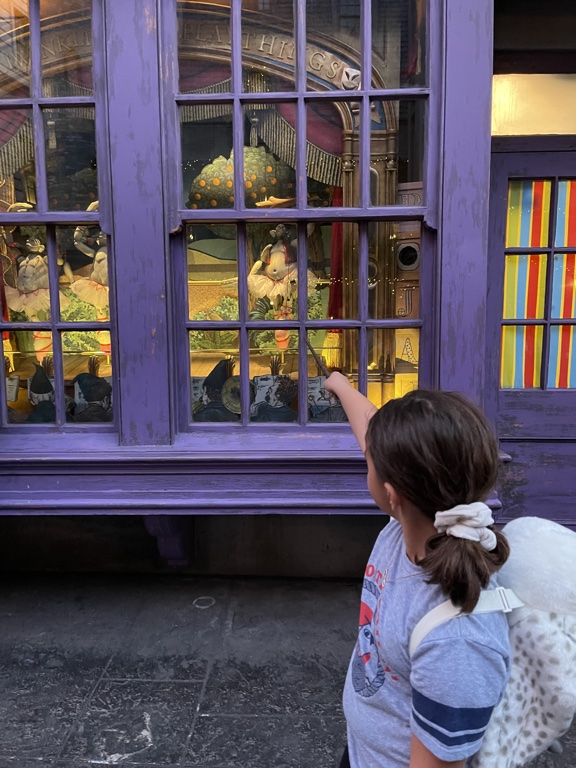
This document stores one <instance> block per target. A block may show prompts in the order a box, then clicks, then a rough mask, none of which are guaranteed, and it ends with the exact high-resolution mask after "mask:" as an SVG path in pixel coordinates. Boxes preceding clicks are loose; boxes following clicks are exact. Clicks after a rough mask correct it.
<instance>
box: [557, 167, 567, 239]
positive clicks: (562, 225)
mask: <svg viewBox="0 0 576 768" xmlns="http://www.w3.org/2000/svg"><path fill="white" fill-rule="evenodd" d="M567 202H568V182H567V181H559V182H558V203H557V208H556V243H555V245H556V248H559V247H561V246H563V245H566V242H565V241H566V204H567Z"/></svg>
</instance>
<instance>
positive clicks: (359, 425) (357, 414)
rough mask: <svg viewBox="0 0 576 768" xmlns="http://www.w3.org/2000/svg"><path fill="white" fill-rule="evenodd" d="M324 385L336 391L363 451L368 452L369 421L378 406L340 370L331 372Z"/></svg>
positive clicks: (331, 390) (333, 391)
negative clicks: (367, 433)
mask: <svg viewBox="0 0 576 768" xmlns="http://www.w3.org/2000/svg"><path fill="white" fill-rule="evenodd" d="M324 386H325V388H326V389H327V390H329V391H330V392H332V393H334V394H335V395H336V397H337V398H338V399H339V400H340V402H341V403H342V407H343V408H344V410H345V411H346V416H348V421H349V422H350V426H351V427H352V432H353V433H354V437H355V438H356V440H358V445H359V446H360V448H361V449H362V453H366V430H367V428H368V422H369V421H370V419H371V418H372V416H373V415H374V414H375V413H376V411H377V408H376V406H375V405H373V404H372V403H371V402H370V400H368V398H366V397H364V395H361V394H360V392H358V390H357V389H354V387H353V386H352V384H350V382H349V381H348V379H347V378H346V376H343V375H342V374H341V373H339V372H338V371H335V372H334V373H331V374H330V376H329V377H328V378H327V379H326V381H325V382H324Z"/></svg>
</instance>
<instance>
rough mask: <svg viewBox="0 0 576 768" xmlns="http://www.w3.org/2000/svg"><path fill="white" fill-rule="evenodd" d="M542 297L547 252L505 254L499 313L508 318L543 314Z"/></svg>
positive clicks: (543, 297) (544, 285) (544, 293)
mask: <svg viewBox="0 0 576 768" xmlns="http://www.w3.org/2000/svg"><path fill="white" fill-rule="evenodd" d="M545 297H546V256H545V255H544V254H531V255H527V254H526V255H514V254H509V255H508V256H506V262H505V266H504V307H503V310H502V316H503V317H504V318H505V319H507V320H512V319H516V318H517V319H520V320H526V319H530V320H534V319H537V318H540V317H544V300H545Z"/></svg>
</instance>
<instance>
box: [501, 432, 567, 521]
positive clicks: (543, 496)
mask: <svg viewBox="0 0 576 768" xmlns="http://www.w3.org/2000/svg"><path fill="white" fill-rule="evenodd" d="M503 447H504V448H505V450H506V451H508V453H509V454H510V455H511V457H512V461H510V462H508V463H506V464H505V465H504V467H503V469H502V480H501V485H500V491H501V496H502V501H503V512H502V515H499V518H498V522H499V523H506V522H507V521H508V520H513V519H514V518H516V517H524V516H527V515H529V516H531V515H534V516H536V517H546V518H548V519H550V520H555V521H556V522H558V523H562V524H563V525H567V526H569V527H571V528H574V529H576V515H575V514H574V499H575V498H576V472H575V471H574V467H575V466H576V443H574V442H565V443H555V444H551V443H546V442H540V441H530V442H528V441H527V442H513V441H511V442H508V441H506V442H505V443H503Z"/></svg>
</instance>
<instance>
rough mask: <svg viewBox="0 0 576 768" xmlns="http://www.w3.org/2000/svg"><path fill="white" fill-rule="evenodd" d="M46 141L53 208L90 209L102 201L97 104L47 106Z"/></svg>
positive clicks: (50, 203) (47, 171)
mask: <svg viewBox="0 0 576 768" xmlns="http://www.w3.org/2000/svg"><path fill="white" fill-rule="evenodd" d="M44 143H45V147H46V177H47V183H48V200H49V206H50V208H51V209H52V210H59V211H84V210H86V208H87V207H88V206H89V205H90V204H91V203H93V202H94V201H96V200H98V180H97V175H96V136H95V128H94V109H93V107H86V108H78V109H75V108H74V109H73V108H71V109H64V108H62V109H46V110H45V111H44Z"/></svg>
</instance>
